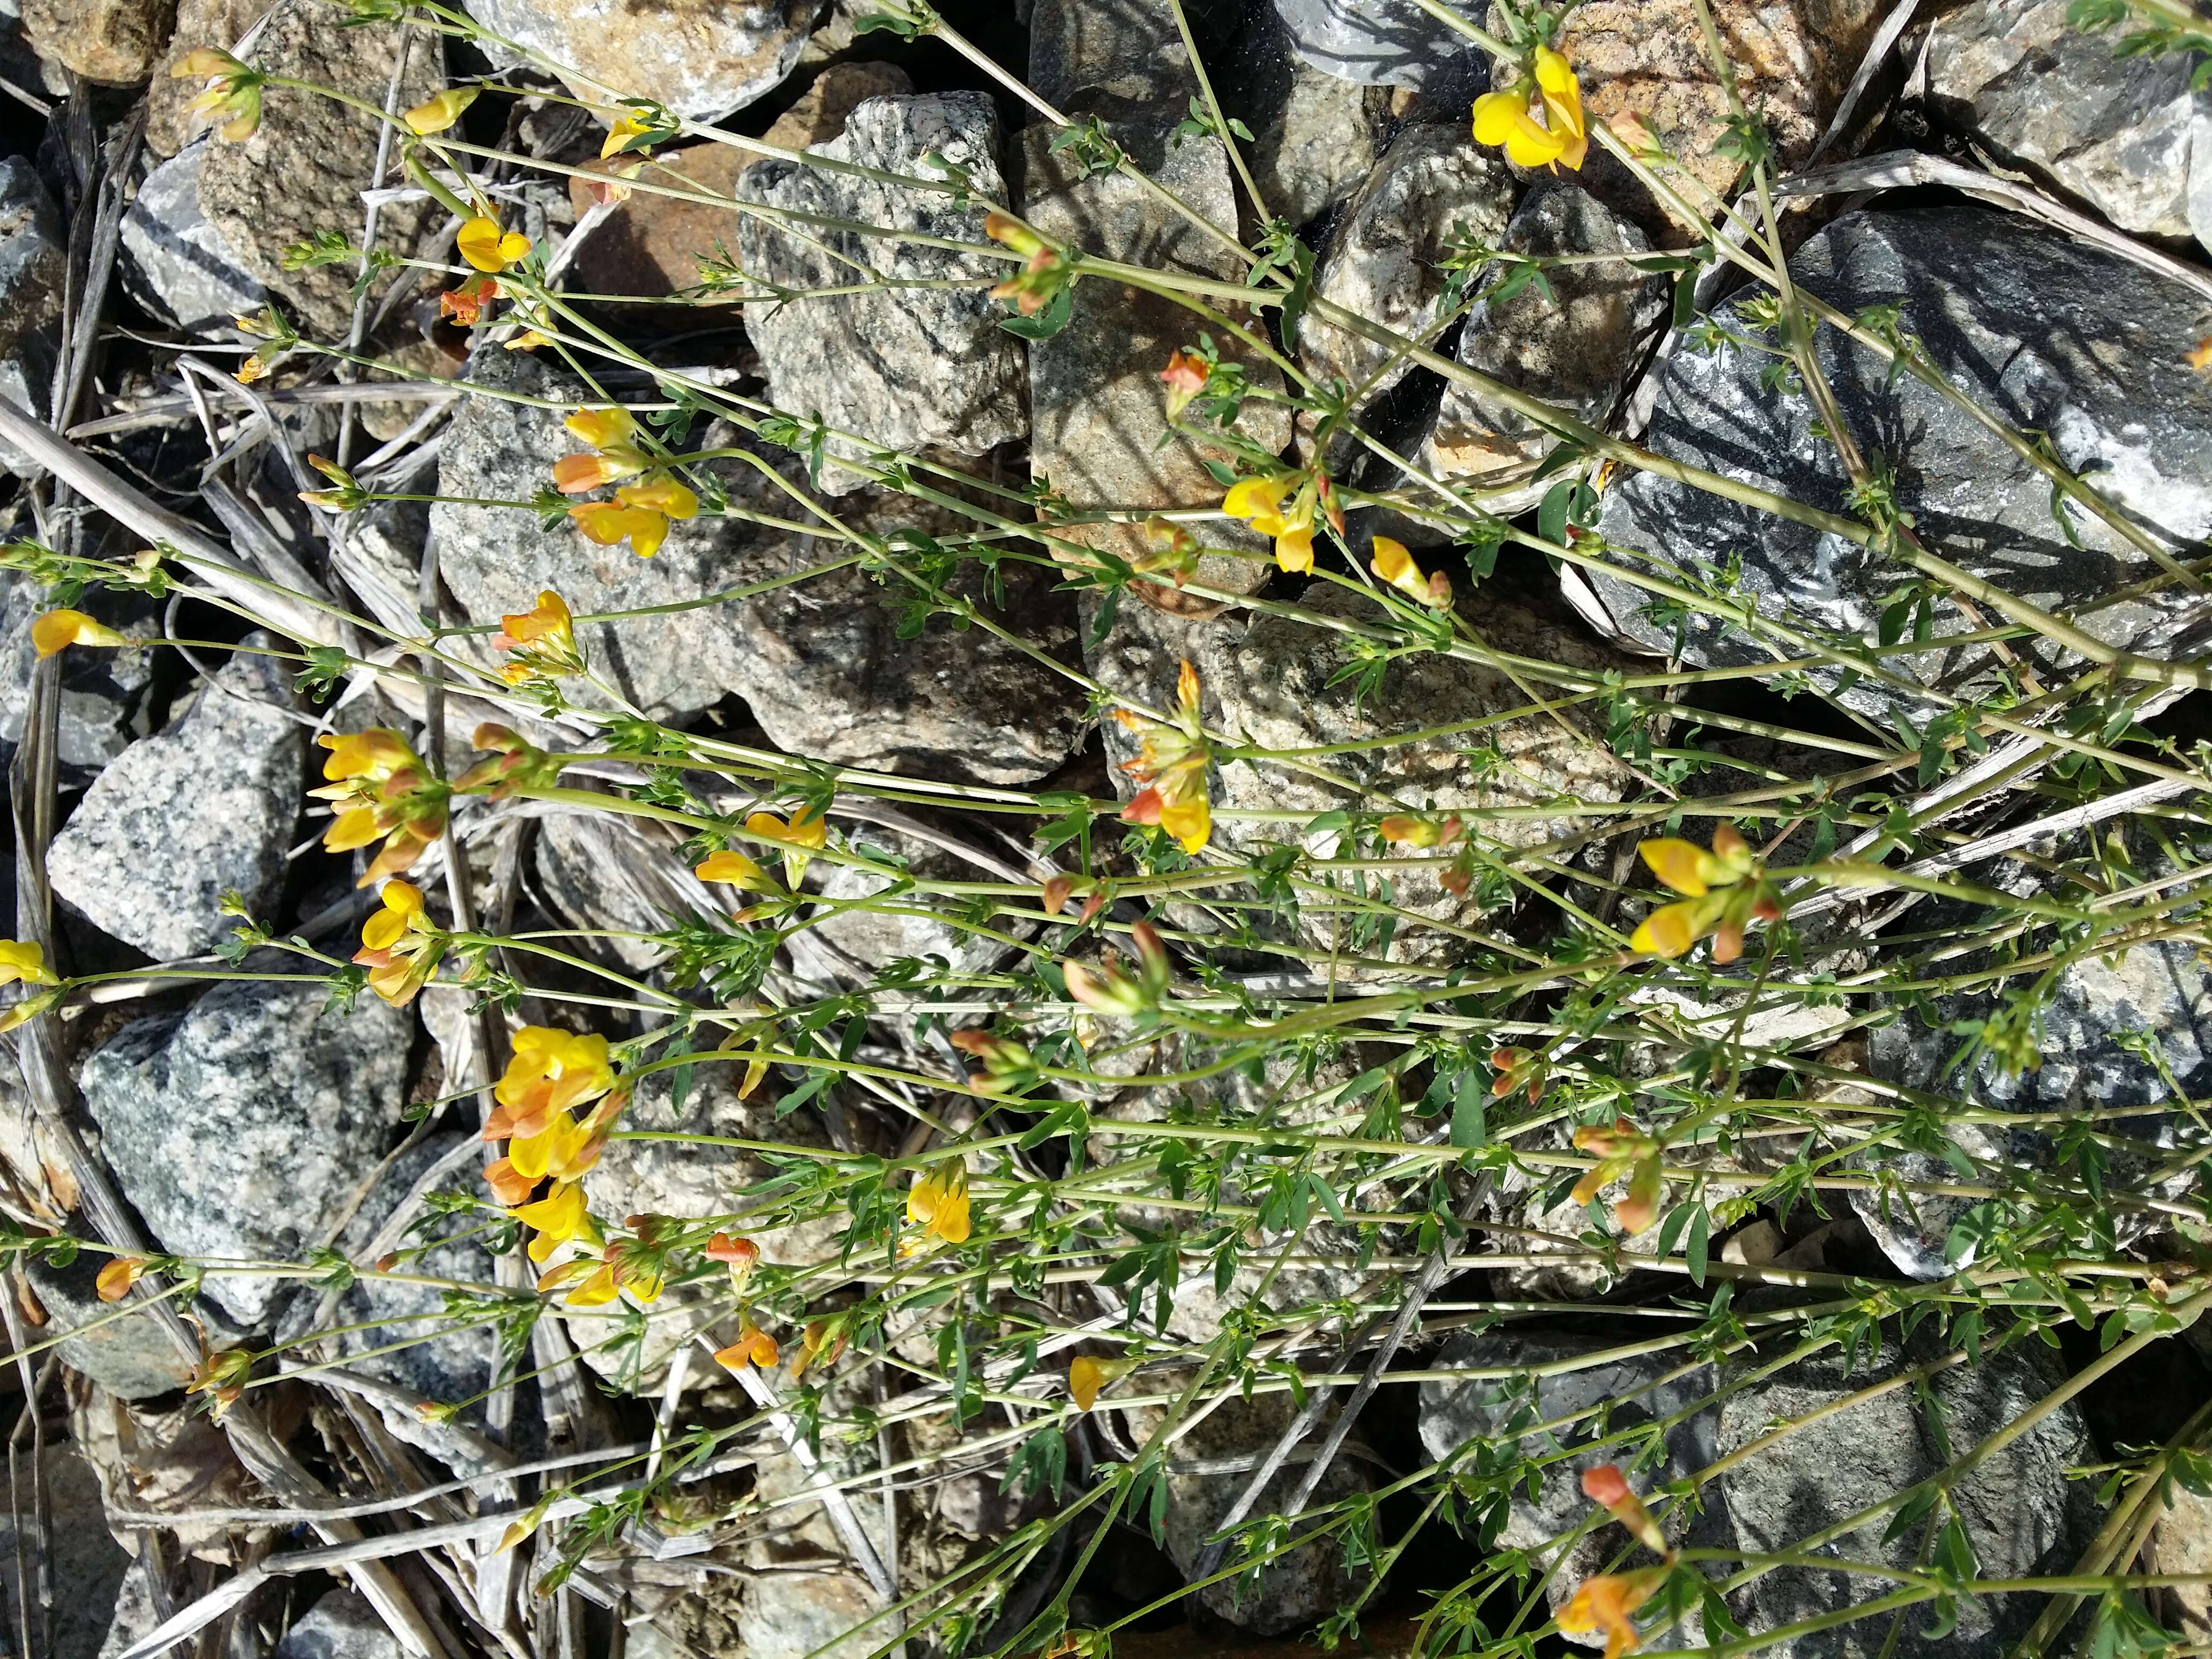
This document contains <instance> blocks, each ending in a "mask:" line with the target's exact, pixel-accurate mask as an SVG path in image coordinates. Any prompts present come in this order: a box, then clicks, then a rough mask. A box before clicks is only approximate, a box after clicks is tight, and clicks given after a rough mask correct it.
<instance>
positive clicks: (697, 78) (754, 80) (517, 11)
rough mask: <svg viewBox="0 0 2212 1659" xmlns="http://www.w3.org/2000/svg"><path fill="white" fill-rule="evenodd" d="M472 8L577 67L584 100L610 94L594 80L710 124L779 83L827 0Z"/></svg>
mask: <svg viewBox="0 0 2212 1659" xmlns="http://www.w3.org/2000/svg"><path fill="white" fill-rule="evenodd" d="M468 9H469V12H470V15H471V16H473V17H475V18H476V20H477V21H478V22H480V23H482V24H483V26H484V27H487V28H489V29H490V30H492V31H493V32H494V33H497V34H501V35H504V36H506V37H507V39H508V40H513V41H514V42H515V43H516V44H517V45H519V46H524V47H526V48H527V49H528V50H530V51H532V52H538V53H541V54H543V55H544V57H545V58H549V59H550V60H551V61H552V63H553V64H554V65H555V66H556V67H557V68H562V69H573V70H578V71H580V82H579V83H578V84H577V85H576V91H577V94H578V95H579V96H580V97H584V98H586V99H589V100H592V101H593V102H594V103H597V102H598V101H599V100H603V99H604V98H605V95H606V94H605V92H604V91H603V90H600V89H599V88H594V87H592V86H590V85H588V84H586V82H593V81H595V82H600V83H602V85H603V86H606V87H614V88H619V89H621V90H622V91H623V92H625V93H635V94H638V95H640V96H651V97H654V98H658V99H659V100H661V102H663V103H665V105H667V106H668V107H669V108H670V109H671V110H673V111H675V112H676V113H677V114H678V115H684V116H690V117H691V118H694V119H696V120H702V121H712V120H715V119H718V118H720V117H722V116H725V115H727V114H729V113H730V112H732V111H733V110H739V109H743V108H744V106H746V105H748V104H750V103H752V102H754V101H755V100H757V99H760V98H763V97H765V96H767V95H768V94H769V93H771V92H773V91H775V88H777V87H779V86H781V84H782V83H783V82H784V80H785V79H786V78H787V76H789V75H790V74H791V72H792V70H794V69H796V68H797V67H798V66H799V55H800V54H801V53H802V52H805V49H806V39H807V34H808V33H809V31H810V30H811V29H812V27H813V26H814V23H815V21H816V20H817V18H818V17H820V16H821V15H822V12H823V0H656V3H653V4H650V5H623V6H608V5H604V4H597V3H593V0H470V4H469V8H468ZM492 50H495V51H496V50H498V48H495V47H494V48H492Z"/></svg>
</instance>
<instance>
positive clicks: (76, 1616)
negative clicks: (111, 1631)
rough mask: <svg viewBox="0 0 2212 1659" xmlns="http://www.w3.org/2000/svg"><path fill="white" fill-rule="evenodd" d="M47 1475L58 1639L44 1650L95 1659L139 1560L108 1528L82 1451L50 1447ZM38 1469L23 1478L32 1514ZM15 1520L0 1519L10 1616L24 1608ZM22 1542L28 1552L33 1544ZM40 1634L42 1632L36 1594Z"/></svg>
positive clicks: (64, 1657)
mask: <svg viewBox="0 0 2212 1659" xmlns="http://www.w3.org/2000/svg"><path fill="white" fill-rule="evenodd" d="M29 1474H30V1471H29V1470H28V1469H27V1468H26V1469H25V1470H24V1471H23V1474H22V1476H21V1489H22V1492H23V1498H24V1503H25V1506H26V1508H27V1507H28V1503H29V1498H30V1481H29ZM39 1474H40V1478H41V1479H42V1480H44V1481H45V1483H46V1495H47V1501H48V1503H49V1504H52V1516H53V1529H52V1532H51V1533H49V1534H47V1537H46V1559H47V1564H48V1565H49V1567H50V1568H51V1570H52V1575H53V1577H52V1583H53V1589H54V1605H53V1617H54V1626H53V1629H54V1641H53V1645H52V1647H51V1648H47V1649H44V1650H42V1651H45V1652H48V1653H51V1654H52V1655H53V1659H95V1656H96V1655H98V1653H99V1652H100V1644H101V1642H102V1640H103V1639H104V1638H106V1634H107V1626H108V1621H109V1620H110V1619H111V1617H112V1615H113V1613H114V1611H115V1604H116V1600H117V1596H118V1592H119V1591H120V1590H121V1589H122V1586H123V1575H124V1571H125V1569H126V1568H127V1567H129V1566H130V1565H131V1558H130V1557H129V1556H128V1555H125V1553H123V1547H122V1546H121V1545H120V1544H118V1543H117V1542H116V1541H115V1540H114V1538H113V1536H112V1534H110V1533H109V1532H108V1530H107V1516H106V1511H105V1510H102V1509H101V1508H100V1483H99V1481H98V1480H95V1479H94V1475H93V1472H92V1466H91V1465H90V1464H89V1463H87V1462H85V1461H84V1459H83V1458H82V1457H81V1456H79V1455H77V1453H76V1449H75V1448H74V1447H71V1446H67V1445H49V1446H48V1447H47V1448H46V1450H45V1451H44V1452H43V1453H41V1454H40V1457H39ZM17 1542H18V1540H17V1539H16V1536H15V1525H14V1522H12V1521H11V1520H10V1519H9V1516H5V1515H0V1592H4V1593H5V1594H6V1595H7V1598H8V1607H9V1612H10V1614H11V1616H12V1614H13V1613H14V1612H15V1610H16V1609H18V1608H20V1607H22V1605H23V1601H22V1583H21V1580H20V1579H19V1578H17V1577H16V1574H15V1565H16V1560H17V1557H16V1553H15V1550H16V1546H17ZM21 1542H22V1543H23V1545H24V1546H25V1547H26V1548H28V1547H29V1544H30V1541H29V1540H28V1539H25V1540H22V1541H21ZM32 1606H33V1609H34V1611H33V1615H32V1626H33V1629H36V1628H37V1626H38V1617H39V1616H38V1613H37V1612H36V1611H35V1609H36V1607H37V1600H36V1596H35V1594H34V1595H33V1601H32Z"/></svg>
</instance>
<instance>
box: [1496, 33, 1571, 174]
mask: <svg viewBox="0 0 2212 1659" xmlns="http://www.w3.org/2000/svg"><path fill="white" fill-rule="evenodd" d="M1540 112H1541V114H1542V116H1543V119H1542V120H1541V121H1539V120H1538V119H1537V118H1536V117H1537V115H1538V114H1539V113H1540ZM1474 141H1475V143H1478V144H1502V145H1504V147H1505V155H1506V159H1507V160H1508V161H1512V162H1513V163H1514V164H1515V165H1516V166H1518V167H1547V166H1549V165H1551V164H1552V163H1553V162H1558V163H1560V164H1562V165H1564V166H1565V167H1570V168H1579V167H1581V166H1582V164H1583V156H1584V155H1587V154H1588V153H1589V134H1588V133H1587V131H1585V130H1584V128H1583V95H1582V83H1581V82H1579V81H1577V79H1576V78H1575V71H1574V70H1573V68H1572V66H1571V65H1570V64H1568V62H1567V60H1566V59H1565V58H1563V57H1561V56H1560V55H1559V53H1558V52H1553V50H1552V49H1551V48H1550V47H1549V46H1539V47H1537V48H1536V60H1535V65H1534V74H1533V75H1531V76H1530V77H1529V78H1528V81H1527V82H1523V83H1518V84H1516V85H1515V86H1514V87H1512V88H1510V89H1508V90H1506V91H1503V92H1486V93H1485V94H1483V95H1482V96H1481V97H1480V98H1478V99H1476V100H1474Z"/></svg>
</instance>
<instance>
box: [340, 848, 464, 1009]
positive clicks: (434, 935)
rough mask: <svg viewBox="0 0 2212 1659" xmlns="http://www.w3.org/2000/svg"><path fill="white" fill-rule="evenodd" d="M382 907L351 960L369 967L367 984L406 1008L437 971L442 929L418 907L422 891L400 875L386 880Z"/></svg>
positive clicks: (442, 951) (443, 950) (441, 953)
mask: <svg viewBox="0 0 2212 1659" xmlns="http://www.w3.org/2000/svg"><path fill="white" fill-rule="evenodd" d="M381 897H382V898H383V900H384V908H382V909H381V910H379V911H378V912H377V913H376V914H375V915H373V916H371V917H370V918H369V919H368V921H367V922H365V923H363V924H362V930H361V949H360V950H358V951H355V952H354V957H353V959H354V960H355V961H356V962H357V963H361V964H362V966H363V967H365V968H367V969H368V970H369V975H368V988H369V989H370V990H372V991H374V992H375V993H376V994H377V995H379V996H380V997H382V998H383V999H384V1000H385V1001H386V1002H388V1003H390V1004H391V1005H392V1006H393V1007H395V1008H404V1006H407V1004H409V1003H410V1002H412V1001H413V1000H415V994H416V992H418V991H420V990H421V989H422V987H423V986H424V985H425V984H426V983H427V982H428V980H429V977H430V975H432V974H433V973H435V972H436V971H437V967H438V962H439V959H440V958H441V957H443V956H444V955H445V953H446V933H445V931H444V929H442V928H441V927H439V926H438V925H437V924H436V923H435V922H434V921H431V920H430V918H429V917H428V915H426V914H425V913H424V911H423V908H422V889H421V888H419V887H417V886H416V885H415V884H413V883H412V882H407V881H401V880H400V879H399V878H398V877H396V876H395V877H393V878H392V879H391V880H389V881H386V883H385V884H384V891H383V893H382V895H381Z"/></svg>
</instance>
